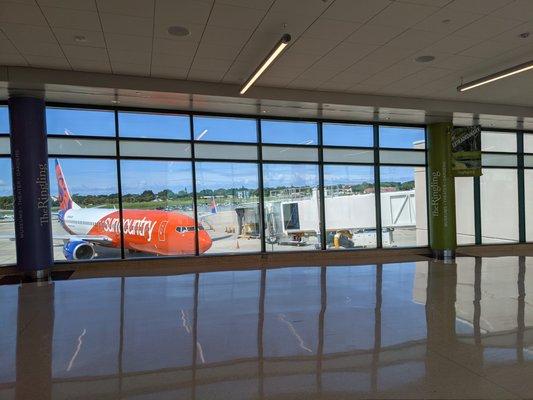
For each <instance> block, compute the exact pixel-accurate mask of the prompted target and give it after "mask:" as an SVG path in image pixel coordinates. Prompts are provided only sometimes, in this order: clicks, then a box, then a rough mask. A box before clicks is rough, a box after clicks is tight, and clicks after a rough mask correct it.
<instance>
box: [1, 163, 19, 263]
mask: <svg viewBox="0 0 533 400" xmlns="http://www.w3.org/2000/svg"><path fill="white" fill-rule="evenodd" d="M0 236H2V237H5V239H0V266H1V265H7V264H15V263H16V262H17V253H16V249H15V242H14V241H13V240H9V239H8V238H11V237H13V238H15V222H14V220H13V186H12V176H11V159H9V158H0Z"/></svg>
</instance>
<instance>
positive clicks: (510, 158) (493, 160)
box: [481, 154, 517, 167]
mask: <svg viewBox="0 0 533 400" xmlns="http://www.w3.org/2000/svg"><path fill="white" fill-rule="evenodd" d="M516 163H517V161H516V156H515V155H511V154H482V155H481V165H482V166H484V167H516Z"/></svg>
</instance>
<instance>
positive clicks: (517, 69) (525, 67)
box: [457, 61, 533, 92]
mask: <svg viewBox="0 0 533 400" xmlns="http://www.w3.org/2000/svg"><path fill="white" fill-rule="evenodd" d="M530 69H533V61H528V62H525V63H523V64H519V65H516V66H514V67H511V68H507V69H504V70H503V71H500V72H496V73H494V74H491V75H487V76H485V77H483V78H479V79H476V80H475V81H472V82H468V83H465V84H463V85H460V86H457V91H459V92H466V91H467V90H470V89H474V88H476V87H478V86H481V85H486V84H487V83H491V82H494V81H498V80H500V79H503V78H508V77H509V76H513V75H516V74H519V73H521V72H525V71H529V70H530Z"/></svg>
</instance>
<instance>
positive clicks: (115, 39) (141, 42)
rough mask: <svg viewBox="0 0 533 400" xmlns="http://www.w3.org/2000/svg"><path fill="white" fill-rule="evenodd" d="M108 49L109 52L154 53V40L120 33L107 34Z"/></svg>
mask: <svg viewBox="0 0 533 400" xmlns="http://www.w3.org/2000/svg"><path fill="white" fill-rule="evenodd" d="M105 38H106V43H107V48H108V49H109V51H115V50H128V51H141V52H147V51H152V38H151V37H147V36H132V35H120V34H118V33H106V35H105Z"/></svg>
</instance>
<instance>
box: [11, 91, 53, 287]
mask: <svg viewBox="0 0 533 400" xmlns="http://www.w3.org/2000/svg"><path fill="white" fill-rule="evenodd" d="M8 104H9V121H10V128H11V164H12V170H13V201H14V212H15V214H14V217H15V240H16V246H17V269H18V270H19V271H20V272H23V273H24V274H25V275H27V276H28V277H31V278H32V279H36V280H42V279H47V278H48V276H49V272H50V268H51V266H52V264H53V253H52V230H51V214H50V204H49V200H50V188H49V181H48V148H47V142H46V128H45V126H46V124H45V103H44V100H42V99H38V98H33V97H23V96H20V97H19V96H16V97H11V98H10V99H9V102H8Z"/></svg>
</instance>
